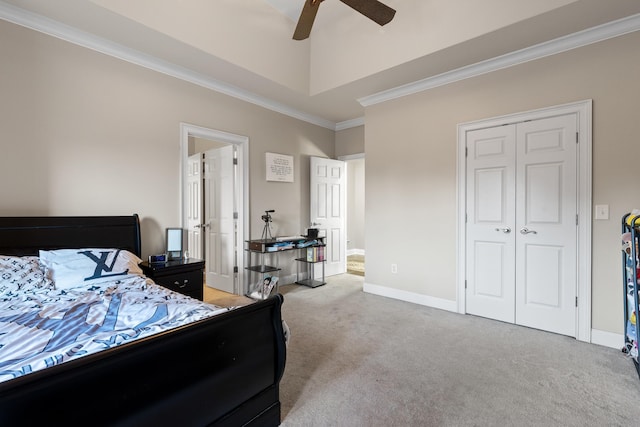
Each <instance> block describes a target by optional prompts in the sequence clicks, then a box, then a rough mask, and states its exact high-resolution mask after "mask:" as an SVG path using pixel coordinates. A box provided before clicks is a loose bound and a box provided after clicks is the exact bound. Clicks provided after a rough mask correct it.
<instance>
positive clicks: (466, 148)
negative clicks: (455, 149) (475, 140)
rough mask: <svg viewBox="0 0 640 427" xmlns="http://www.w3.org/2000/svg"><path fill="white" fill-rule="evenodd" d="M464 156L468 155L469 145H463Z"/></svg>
mask: <svg viewBox="0 0 640 427" xmlns="http://www.w3.org/2000/svg"><path fill="white" fill-rule="evenodd" d="M464 156H465V157H469V147H464Z"/></svg>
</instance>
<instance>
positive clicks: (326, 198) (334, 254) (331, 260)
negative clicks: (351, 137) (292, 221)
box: [309, 157, 347, 276]
mask: <svg viewBox="0 0 640 427" xmlns="http://www.w3.org/2000/svg"><path fill="white" fill-rule="evenodd" d="M345 172H346V165H345V162H343V161H340V160H333V159H326V158H320V157H311V167H310V195H309V198H310V221H311V225H312V226H314V227H316V228H318V230H319V235H320V236H324V237H325V243H326V248H325V260H326V265H325V275H326V276H332V275H335V274H342V273H345V272H346V271H347V262H346V250H347V242H346V232H345V217H346V175H345ZM317 270H320V269H317ZM317 273H318V272H316V274H317Z"/></svg>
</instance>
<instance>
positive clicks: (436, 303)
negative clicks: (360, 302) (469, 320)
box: [362, 282, 458, 313]
mask: <svg viewBox="0 0 640 427" xmlns="http://www.w3.org/2000/svg"><path fill="white" fill-rule="evenodd" d="M362 290H363V291H364V292H367V293H370V294H374V295H380V296H382V297H387V298H393V299H398V300H401V301H407V302H412V303H414V304H419V305H424V306H427V307H433V308H439V309H441V310H446V311H453V312H456V313H457V311H458V305H457V304H456V302H455V301H451V300H446V299H442V298H435V297H430V296H428V295H422V294H417V293H415V292H409V291H403V290H400V289H393V288H387V287H385V286H380V285H374V284H371V283H366V282H365V283H364V285H363V286H362Z"/></svg>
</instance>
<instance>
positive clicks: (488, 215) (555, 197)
mask: <svg viewBox="0 0 640 427" xmlns="http://www.w3.org/2000/svg"><path fill="white" fill-rule="evenodd" d="M576 134H577V119H576V116H575V115H573V114H569V115H564V116H559V117H553V118H547V119H539V120H532V121H528V122H523V123H518V124H512V125H505V126H499V127H495V128H488V129H481V130H475V131H470V132H469V133H468V134H467V149H468V157H467V242H466V245H467V257H466V258H467V292H466V298H467V311H468V313H470V314H477V315H480V316H485V317H490V318H494V319H498V320H503V321H507V322H513V323H516V324H520V325H525V326H530V327H534V328H538V329H543V330H547V331H551V332H556V333H561V334H565V335H571V336H575V334H576V322H575V319H576V306H575V297H576V289H577V277H576V271H577V255H576V254H577V249H576V248H577V224H576V219H577V169H576V166H577V149H576Z"/></svg>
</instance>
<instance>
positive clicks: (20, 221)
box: [0, 215, 286, 426]
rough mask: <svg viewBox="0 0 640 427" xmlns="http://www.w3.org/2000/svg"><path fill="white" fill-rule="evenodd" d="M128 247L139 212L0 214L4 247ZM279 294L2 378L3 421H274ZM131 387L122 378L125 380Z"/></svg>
mask: <svg viewBox="0 0 640 427" xmlns="http://www.w3.org/2000/svg"><path fill="white" fill-rule="evenodd" d="M80 247H82V248H87V247H97V248H103V247H104V248H107V247H118V248H123V249H128V250H130V251H131V252H133V253H135V254H137V255H138V256H140V225H139V219H138V216H137V215H132V216H108V217H0V254H3V255H37V253H38V250H39V249H61V248H80ZM282 302H283V298H282V296H281V295H277V296H275V297H271V298H269V299H267V300H264V301H258V302H255V303H253V304H250V305H248V306H245V307H240V308H238V309H235V310H232V311H229V312H227V313H223V314H220V315H218V316H215V317H213V318H209V319H205V320H201V321H198V322H194V323H191V324H189V325H186V326H183V327H180V328H176V329H173V330H171V331H167V332H164V333H161V334H157V335H153V336H151V337H148V338H143V339H140V340H137V341H134V342H130V343H127V344H123V345H121V346H118V347H116V348H112V349H109V350H105V351H103V352H100V353H96V354H92V355H88V356H85V357H82V358H79V359H76V360H72V361H68V362H65V363H63V364H60V365H55V366H52V367H50V368H47V369H44V370H41V371H37V372H33V373H30V374H28V375H24V376H22V377H18V378H15V379H13V380H9V381H5V382H2V383H0V425H3V426H22V425H25V426H27V425H29V426H31V425H40V424H44V425H65V426H72V425H92V426H98V425H109V426H113V425H116V426H160V425H175V426H209V425H214V426H243V425H250V426H277V425H279V424H280V400H279V382H280V379H281V377H282V374H283V372H284V367H285V360H286V348H285V338H284V332H283V328H282V319H281V305H282ZM123 384H124V385H123Z"/></svg>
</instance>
